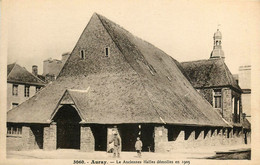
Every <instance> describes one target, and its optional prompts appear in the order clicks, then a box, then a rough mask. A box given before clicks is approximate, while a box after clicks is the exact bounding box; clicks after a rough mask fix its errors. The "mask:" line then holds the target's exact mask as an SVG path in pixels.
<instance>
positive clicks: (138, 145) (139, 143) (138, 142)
mask: <svg viewBox="0 0 260 165" xmlns="http://www.w3.org/2000/svg"><path fill="white" fill-rule="evenodd" d="M142 147H143V143H142V141H141V140H140V138H139V137H137V140H136V142H135V150H136V152H137V156H138V157H139V158H140V157H141V151H142Z"/></svg>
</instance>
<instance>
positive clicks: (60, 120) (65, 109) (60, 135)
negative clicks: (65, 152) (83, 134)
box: [54, 105, 81, 149]
mask: <svg viewBox="0 0 260 165" xmlns="http://www.w3.org/2000/svg"><path fill="white" fill-rule="evenodd" d="M54 121H55V122H56V123H57V148H71V149H80V125H79V122H80V121H81V118H80V116H79V114H78V112H77V111H76V109H75V108H74V107H73V106H71V105H63V106H62V107H61V108H60V109H59V110H58V112H57V113H56V115H55V116H54Z"/></svg>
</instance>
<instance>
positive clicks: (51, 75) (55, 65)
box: [42, 53, 70, 82]
mask: <svg viewBox="0 0 260 165" xmlns="http://www.w3.org/2000/svg"><path fill="white" fill-rule="evenodd" d="M69 56H70V53H63V54H62V58H61V60H57V59H52V58H49V59H47V60H44V61H43V74H42V76H43V77H45V81H46V82H50V81H54V80H55V79H56V77H57V76H58V75H59V73H60V71H61V69H62V67H63V66H64V64H65V62H66V61H67V59H68V58H69Z"/></svg>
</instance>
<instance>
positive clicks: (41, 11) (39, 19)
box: [4, 0, 260, 74]
mask: <svg viewBox="0 0 260 165" xmlns="http://www.w3.org/2000/svg"><path fill="white" fill-rule="evenodd" d="M148 2H149V3H148ZM4 7H6V8H5V9H6V10H5V11H6V12H7V27H8V35H7V36H8V39H7V45H8V47H7V63H8V64H10V63H13V62H17V63H18V64H20V65H21V66H24V67H26V69H27V70H28V71H31V67H32V65H38V67H39V73H40V74H41V73H42V70H43V68H42V67H43V60H45V59H48V58H53V59H61V55H62V53H65V52H71V51H72V49H73V48H74V46H75V44H76V42H77V40H78V39H79V36H80V34H81V33H82V31H83V29H84V28H85V26H86V25H87V23H88V21H89V20H90V17H91V16H92V14H93V13H94V12H96V13H99V14H101V15H103V16H105V17H107V18H108V19H110V20H111V21H113V22H115V23H117V24H119V25H121V26H122V27H124V28H125V29H126V30H128V31H130V32H131V33H132V34H134V35H135V36H138V37H140V38H142V39H144V40H146V41H148V42H150V43H152V44H153V45H155V46H156V47H158V48H160V49H161V50H163V51H164V52H166V53H167V54H168V55H170V56H172V57H173V58H175V59H176V60H178V61H179V62H182V61H192V60H200V59H208V58H209V57H210V53H211V51H212V49H213V34H214V32H216V30H217V28H219V29H220V31H221V33H222V38H223V39H222V49H223V51H224V53H225V57H226V58H225V62H226V64H227V66H228V67H229V69H230V70H231V72H232V73H237V72H238V68H239V66H241V65H250V64H251V60H252V57H253V56H256V55H258V54H257V53H258V52H257V51H256V49H255V47H256V45H257V42H258V41H259V40H258V38H256V37H257V36H259V31H258V28H259V27H260V19H259V16H260V14H259V13H260V12H259V11H260V1H233V0H232V1H221V0H219V1H217V0H214V1H211V0H208V1H200V0H195V1H190V0H182V1H180V0H174V1H173V0H149V1H141V0H140V1H137V0H131V1H130V0H125V1H117V0H106V1H104V0H95V1H92V0H85V1H82V0H74V1H66V0H65V1H64V0H63V1H61V0H55V1H50V0H44V1H43V0H33V1H31V0H19V1H17V0H15V1H14V0H9V1H8V3H6V6H4Z"/></svg>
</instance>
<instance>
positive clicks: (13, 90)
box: [12, 84, 18, 96]
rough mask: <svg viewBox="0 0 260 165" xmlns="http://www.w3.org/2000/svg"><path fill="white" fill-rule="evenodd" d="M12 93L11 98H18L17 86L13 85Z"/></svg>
mask: <svg viewBox="0 0 260 165" xmlns="http://www.w3.org/2000/svg"><path fill="white" fill-rule="evenodd" d="M12 93H13V96H18V85H15V84H13V89H12Z"/></svg>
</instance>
